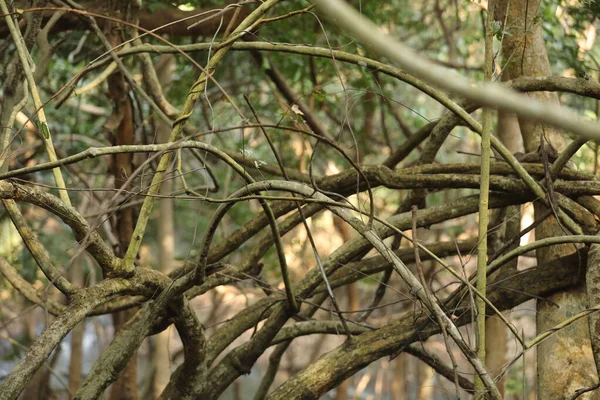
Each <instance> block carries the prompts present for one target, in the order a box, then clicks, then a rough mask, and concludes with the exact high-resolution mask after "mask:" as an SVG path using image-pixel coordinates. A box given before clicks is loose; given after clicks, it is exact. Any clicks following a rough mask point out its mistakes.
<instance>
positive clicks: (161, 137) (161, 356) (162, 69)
mask: <svg viewBox="0 0 600 400" xmlns="http://www.w3.org/2000/svg"><path fill="white" fill-rule="evenodd" d="M157 65H158V67H157V70H156V72H157V75H158V79H159V81H160V83H161V85H162V87H163V88H165V87H167V86H168V84H169V83H170V82H171V78H172V73H173V70H174V67H175V58H174V57H173V55H163V56H161V57H160V60H159V61H158V64H157ZM156 131H157V132H156V134H157V137H158V141H159V142H160V143H165V142H167V141H168V139H169V135H170V133H171V127H170V126H169V125H168V124H167V123H166V122H164V121H163V120H161V119H159V118H157V119H156ZM169 176H170V172H169V171H167V173H166V177H167V179H165V181H164V182H163V183H162V185H161V187H160V193H161V195H168V194H170V193H172V192H173V183H174V182H173V179H169ZM173 209H174V200H173V199H171V198H166V197H165V198H161V199H160V216H159V223H158V268H159V270H160V271H161V272H163V273H165V274H167V273H168V272H169V271H170V270H171V269H172V265H173V257H174V253H175V229H174V225H173ZM169 333H170V329H165V330H164V331H162V332H160V333H159V334H158V335H156V337H155V342H154V348H155V350H154V354H153V363H154V376H153V382H152V393H153V394H154V397H155V398H158V396H160V394H161V393H162V392H163V390H164V389H165V387H166V386H167V384H168V383H169V379H170V378H171V358H170V356H169Z"/></svg>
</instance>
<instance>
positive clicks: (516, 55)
mask: <svg viewBox="0 0 600 400" xmlns="http://www.w3.org/2000/svg"><path fill="white" fill-rule="evenodd" d="M497 10H498V13H497V19H498V21H500V22H501V23H504V22H505V21H506V26H505V27H504V29H506V30H507V33H508V34H506V35H504V38H503V53H504V58H505V64H506V71H507V73H508V75H509V77H510V78H511V79H515V78H518V77H521V76H544V75H552V73H551V70H550V63H549V61H548V56H547V53H546V49H545V46H544V40H543V37H542V23H543V20H542V18H536V13H537V12H538V11H539V10H540V0H510V1H509V0H501V1H500V2H499V7H497ZM505 18H506V19H505ZM529 96H531V97H533V98H535V99H536V100H538V101H542V102H552V103H557V102H558V98H557V96H556V94H555V93H548V92H536V93H535V94H529ZM519 126H520V128H521V134H522V136H523V144H524V146H525V151H526V152H533V151H536V150H537V149H538V147H539V146H540V143H541V140H542V135H543V136H544V142H545V143H548V144H550V145H551V146H553V147H554V148H555V149H557V150H558V151H560V150H562V149H563V148H564V145H565V144H564V138H563V137H562V135H561V134H560V132H557V131H556V130H555V129H553V128H551V127H549V126H545V125H544V124H540V123H537V122H533V121H529V120H526V119H524V118H519ZM542 212H544V208H543V207H542V206H540V205H539V202H538V203H536V207H535V214H536V215H540V213H542ZM535 233H536V238H537V239H542V238H545V237H549V236H555V235H564V232H563V230H562V228H561V227H560V225H559V223H558V221H557V220H556V218H554V217H550V218H548V219H546V220H545V221H544V222H543V223H542V224H540V225H539V227H538V228H536V231H535ZM574 251H576V249H575V247H574V246H573V245H560V246H552V247H548V248H544V249H540V250H538V251H537V253H536V255H537V260H538V263H545V262H548V261H550V260H553V259H556V258H559V257H561V256H565V255H567V254H570V253H573V252H574ZM585 299H586V298H585V291H584V288H583V287H578V288H574V289H571V290H568V291H565V292H562V293H557V294H555V295H552V296H550V300H551V301H538V305H537V311H538V313H537V317H536V322H537V331H538V333H539V332H542V331H544V330H547V329H549V328H551V327H553V326H555V325H556V324H557V323H559V322H562V321H564V320H565V319H566V318H568V317H570V316H572V315H574V314H576V313H578V312H579V311H581V310H582V309H584V308H585V306H586V304H585ZM557 306H558V307H557ZM586 322H587V321H585V320H580V322H579V323H576V324H573V325H571V326H570V327H569V328H567V329H564V330H562V331H560V332H558V333H557V334H555V335H554V336H552V337H551V338H550V339H548V340H546V341H544V342H543V343H542V344H541V345H540V346H539V347H538V351H537V358H538V359H537V368H538V373H537V381H538V382H537V391H538V398H540V399H544V400H546V399H564V398H569V397H570V396H571V395H572V394H573V393H574V392H575V390H577V389H579V388H582V387H588V386H590V385H591V384H592V383H593V382H594V381H595V380H596V379H597V378H596V373H595V367H594V362H593V358H592V354H591V351H590V339H589V333H588V330H587V326H586V325H587V324H586Z"/></svg>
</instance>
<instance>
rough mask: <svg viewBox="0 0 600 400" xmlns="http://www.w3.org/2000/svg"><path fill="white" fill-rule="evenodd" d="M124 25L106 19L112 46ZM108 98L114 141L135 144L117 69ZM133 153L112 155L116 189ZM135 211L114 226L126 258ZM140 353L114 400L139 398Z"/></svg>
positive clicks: (116, 8) (125, 88) (117, 10)
mask: <svg viewBox="0 0 600 400" xmlns="http://www.w3.org/2000/svg"><path fill="white" fill-rule="evenodd" d="M128 7H129V2H128V1H126V2H123V1H116V0H111V1H109V2H108V12H109V15H112V16H114V17H116V18H119V19H126V18H127V14H128V12H127V11H126V10H127V9H128ZM123 32H124V27H123V26H121V25H118V24H116V23H114V22H111V21H107V23H106V28H105V34H106V37H107V39H108V40H109V42H110V44H111V45H112V46H113V47H116V46H118V45H119V44H121V43H122V42H123V36H122V35H123ZM107 82H108V97H109V98H110V99H111V101H112V104H113V110H112V114H111V116H110V118H109V124H110V126H109V129H111V130H112V134H113V144H114V145H116V146H119V145H131V144H134V138H135V128H134V121H133V105H132V102H131V99H130V98H129V85H128V84H127V82H125V78H124V77H123V74H122V73H121V72H119V71H118V70H117V71H116V72H114V73H113V74H112V75H110V76H109V78H108V79H107ZM133 169H134V168H133V155H132V153H124V154H117V155H115V156H114V157H113V161H112V172H113V176H114V181H115V188H116V189H120V188H121V187H123V185H124V184H125V182H126V181H127V178H128V177H129V176H131V174H132V172H133ZM133 212H134V210H133V208H132V207H127V208H123V209H120V210H119V211H117V212H116V223H115V226H114V231H115V237H116V238H117V239H118V242H119V244H118V248H117V249H115V253H116V255H117V256H119V257H123V256H124V255H125V252H126V251H127V247H128V246H129V242H130V240H131V237H132V235H133V229H134V224H135V221H134V213H133ZM134 313H135V309H130V310H124V311H119V312H116V313H114V314H113V325H114V328H115V335H116V334H117V333H118V331H119V330H120V329H121V328H122V327H123V325H124V324H125V323H126V322H127V321H128V320H129V319H130V318H131V317H132V316H133V314H134ZM137 398H138V390H137V352H136V354H134V355H133V356H132V358H131V361H130V362H129V364H128V365H127V367H126V368H125V370H124V371H123V374H122V375H121V377H120V378H119V379H118V380H117V381H116V382H115V383H114V384H113V385H112V389H111V392H110V399H111V400H137Z"/></svg>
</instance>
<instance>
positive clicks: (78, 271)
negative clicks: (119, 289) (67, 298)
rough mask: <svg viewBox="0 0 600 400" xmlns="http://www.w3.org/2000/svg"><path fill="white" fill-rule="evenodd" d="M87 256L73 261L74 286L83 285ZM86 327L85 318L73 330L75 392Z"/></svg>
mask: <svg viewBox="0 0 600 400" xmlns="http://www.w3.org/2000/svg"><path fill="white" fill-rule="evenodd" d="M84 258H85V256H84V255H83V254H81V255H79V256H78V257H77V258H76V259H75V260H74V262H73V265H72V266H71V270H70V271H69V275H70V278H71V279H70V280H71V282H72V283H73V285H74V286H77V287H83V285H84V277H83V260H84ZM84 328H85V320H83V321H81V322H80V323H79V324H77V326H76V327H75V328H73V330H72V331H71V357H70V359H69V391H70V392H71V393H73V394H75V393H77V389H79V386H80V385H81V373H82V363H83V333H84Z"/></svg>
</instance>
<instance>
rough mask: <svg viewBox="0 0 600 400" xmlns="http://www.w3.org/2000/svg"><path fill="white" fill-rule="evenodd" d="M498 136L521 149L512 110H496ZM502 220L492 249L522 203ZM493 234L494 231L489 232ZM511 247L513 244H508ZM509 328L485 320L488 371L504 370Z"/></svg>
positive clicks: (507, 234)
mask: <svg viewBox="0 0 600 400" xmlns="http://www.w3.org/2000/svg"><path fill="white" fill-rule="evenodd" d="M508 80H509V79H508V74H507V73H504V74H502V81H503V82H505V81H508ZM498 138H499V139H500V141H501V142H502V144H504V146H506V148H507V149H508V150H510V152H511V153H513V154H514V153H517V152H522V151H523V139H522V138H521V129H520V128H519V120H518V119H517V116H516V115H515V114H513V113H506V112H502V111H499V112H498ZM500 212H501V217H502V220H501V221H499V222H501V223H502V229H499V230H497V231H496V232H498V234H499V235H500V237H499V240H493V239H492V243H491V246H490V248H491V249H492V252H495V251H496V250H498V249H499V247H500V246H502V245H503V244H504V243H506V241H508V240H510V239H511V238H513V237H515V235H518V234H519V231H520V225H521V206H520V205H519V206H511V207H507V208H506V209H504V210H500ZM492 236H494V234H492ZM518 245H519V243H515V245H514V246H513V248H515V247H517V246H518ZM511 250H512V248H511ZM517 263H518V258H516V259H514V260H512V261H510V262H509V264H508V265H504V266H503V267H502V271H498V272H501V273H502V275H505V274H507V273H510V271H514V270H516V269H517ZM498 275H499V274H495V276H492V277H490V279H491V280H495V279H502V278H501V277H498ZM508 334H509V331H508V328H507V327H506V325H505V324H504V322H502V320H501V319H500V318H497V317H494V316H492V317H491V318H488V319H487V321H486V323H485V337H486V342H485V364H486V366H487V367H488V371H490V373H492V374H493V375H494V376H496V375H498V374H499V373H501V372H502V371H503V368H504V366H505V365H506V362H507V361H508V360H507V357H506V355H507V349H508ZM505 382H506V375H503V376H502V378H500V379H499V380H498V381H497V383H496V385H497V387H498V391H499V392H500V394H501V395H502V396H504V385H505Z"/></svg>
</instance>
